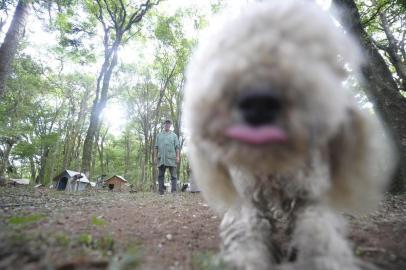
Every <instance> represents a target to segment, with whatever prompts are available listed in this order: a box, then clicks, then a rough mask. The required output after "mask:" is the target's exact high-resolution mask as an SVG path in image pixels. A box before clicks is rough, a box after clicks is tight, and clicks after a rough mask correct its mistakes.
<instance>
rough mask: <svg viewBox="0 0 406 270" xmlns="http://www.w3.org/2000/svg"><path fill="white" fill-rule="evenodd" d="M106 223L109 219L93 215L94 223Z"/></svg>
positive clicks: (97, 224)
mask: <svg viewBox="0 0 406 270" xmlns="http://www.w3.org/2000/svg"><path fill="white" fill-rule="evenodd" d="M106 223H107V221H105V220H104V219H102V218H98V217H96V216H93V217H92V224H93V225H96V226H99V225H104V224H106Z"/></svg>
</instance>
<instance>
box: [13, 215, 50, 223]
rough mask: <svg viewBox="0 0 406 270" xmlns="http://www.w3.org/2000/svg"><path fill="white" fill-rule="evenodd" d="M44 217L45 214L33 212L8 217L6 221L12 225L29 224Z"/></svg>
mask: <svg viewBox="0 0 406 270" xmlns="http://www.w3.org/2000/svg"><path fill="white" fill-rule="evenodd" d="M45 217H46V216H45V215H41V214H33V215H28V216H13V217H10V218H9V219H8V223H9V224H12V225H20V224H29V223H35V222H38V221H40V220H42V219H44V218H45Z"/></svg>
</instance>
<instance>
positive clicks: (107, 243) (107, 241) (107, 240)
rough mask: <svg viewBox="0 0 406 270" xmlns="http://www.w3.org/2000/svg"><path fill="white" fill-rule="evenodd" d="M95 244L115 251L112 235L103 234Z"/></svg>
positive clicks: (100, 247)
mask: <svg viewBox="0 0 406 270" xmlns="http://www.w3.org/2000/svg"><path fill="white" fill-rule="evenodd" d="M95 245H96V248H97V249H101V250H104V251H108V250H111V251H113V248H114V239H113V237H112V236H111V235H106V236H102V237H101V238H99V239H97V241H96V243H95Z"/></svg>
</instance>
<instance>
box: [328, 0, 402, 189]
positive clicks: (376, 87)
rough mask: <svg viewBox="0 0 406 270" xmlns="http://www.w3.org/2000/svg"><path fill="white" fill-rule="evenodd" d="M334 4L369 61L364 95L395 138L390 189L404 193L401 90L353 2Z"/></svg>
mask: <svg viewBox="0 0 406 270" xmlns="http://www.w3.org/2000/svg"><path fill="white" fill-rule="evenodd" d="M333 2H334V3H335V4H336V5H338V6H339V8H341V9H342V10H343V13H342V14H343V16H342V17H341V23H342V25H343V26H344V27H345V28H346V29H348V30H349V31H350V33H352V34H353V35H354V36H355V38H356V39H357V40H358V42H359V43H360V44H361V46H362V49H363V51H364V52H365V54H366V56H367V57H368V60H369V61H368V62H367V63H366V65H364V66H363V68H362V72H363V75H364V77H365V79H366V83H367V86H366V87H365V90H366V94H367V95H368V97H369V99H370V101H371V102H372V103H373V104H374V105H375V108H376V109H377V110H378V111H379V112H380V113H381V115H382V117H383V118H384V120H385V121H386V123H387V124H388V127H389V128H390V130H391V131H392V132H393V134H394V135H395V137H397V139H398V142H399V143H398V146H399V149H400V151H399V152H400V166H399V170H398V173H397V175H396V176H395V179H394V182H393V184H392V186H391V190H392V191H393V192H403V191H405V189H406V186H405V181H406V97H405V96H404V95H402V93H401V90H402V89H401V88H399V86H398V84H397V83H396V81H395V79H394V76H393V74H392V73H391V70H390V68H389V66H388V64H387V63H386V62H385V59H384V58H383V56H382V55H381V54H380V53H379V50H378V48H377V47H376V45H375V42H374V40H373V37H371V35H369V34H368V33H367V32H366V31H365V28H364V25H363V24H362V18H361V16H360V13H359V10H358V7H357V5H356V3H355V1H354V0H334V1H333ZM403 91H405V89H403ZM377 154H379V153H377Z"/></svg>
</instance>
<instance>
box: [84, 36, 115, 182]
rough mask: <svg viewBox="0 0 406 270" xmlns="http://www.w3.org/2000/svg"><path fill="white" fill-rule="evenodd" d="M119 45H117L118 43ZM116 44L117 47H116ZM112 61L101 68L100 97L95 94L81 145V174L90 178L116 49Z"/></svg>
mask: <svg viewBox="0 0 406 270" xmlns="http://www.w3.org/2000/svg"><path fill="white" fill-rule="evenodd" d="M118 44H119V43H118ZM118 44H117V47H118ZM112 50H113V52H112V55H113V56H112V59H111V62H110V59H105V63H104V64H103V68H102V69H101V71H100V75H99V79H98V85H97V87H98V89H100V81H101V78H103V84H102V86H101V95H100V97H99V96H98V92H97V94H96V98H95V100H94V102H93V107H92V112H91V116H90V124H89V128H88V130H87V134H86V139H85V142H84V144H83V155H82V172H83V173H84V174H85V175H86V176H87V177H90V175H89V174H90V163H91V160H92V150H93V143H94V139H95V135H96V132H97V128H98V126H99V124H100V114H101V113H102V111H103V109H104V107H105V106H106V103H107V93H108V90H109V84H110V78H111V75H112V73H113V69H114V67H115V66H116V65H117V50H118V48H116V47H113V49H112Z"/></svg>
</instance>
